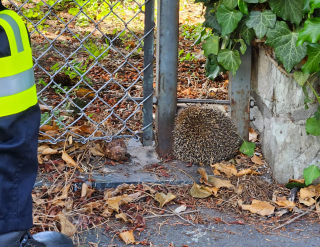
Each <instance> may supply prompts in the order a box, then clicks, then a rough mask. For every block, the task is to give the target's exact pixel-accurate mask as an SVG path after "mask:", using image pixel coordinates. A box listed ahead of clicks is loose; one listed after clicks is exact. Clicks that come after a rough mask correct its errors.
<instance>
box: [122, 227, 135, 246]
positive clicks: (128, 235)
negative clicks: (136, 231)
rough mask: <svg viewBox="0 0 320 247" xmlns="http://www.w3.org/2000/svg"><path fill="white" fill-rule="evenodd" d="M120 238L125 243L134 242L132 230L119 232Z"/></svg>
mask: <svg viewBox="0 0 320 247" xmlns="http://www.w3.org/2000/svg"><path fill="white" fill-rule="evenodd" d="M120 238H121V239H122V240H123V241H124V242H125V243H126V244H133V243H134V242H135V240H134V236H133V230H131V231H126V232H122V233H120Z"/></svg>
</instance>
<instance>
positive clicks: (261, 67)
mask: <svg viewBox="0 0 320 247" xmlns="http://www.w3.org/2000/svg"><path fill="white" fill-rule="evenodd" d="M313 84H319V83H318V81H315V82H313ZM251 87H252V88H251V90H252V91H251V95H252V98H253V99H254V100H255V102H256V104H257V107H254V108H252V109H251V118H253V117H255V119H256V120H255V121H253V122H251V124H252V127H254V128H255V129H256V130H257V131H258V132H259V133H260V134H261V136H262V141H261V145H262V152H263V154H264V157H265V158H266V160H267V162H268V163H269V165H270V166H271V168H272V170H273V176H274V178H275V179H276V180H277V181H278V182H279V183H286V182H288V180H289V179H290V178H295V179H297V178H302V176H303V169H304V168H306V167H308V166H309V165H312V164H318V163H319V162H320V137H314V136H311V135H309V136H308V135H307V134H306V131H305V122H306V119H307V118H309V117H311V116H313V114H314V112H315V111H316V109H317V107H318V104H316V103H315V104H311V105H310V104H309V106H310V108H309V109H308V110H305V106H304V94H303V91H302V88H301V87H300V86H299V85H298V84H297V83H296V82H295V81H294V79H293V77H288V76H286V75H285V74H283V73H281V72H280V70H279V69H278V68H277V67H276V65H275V64H274V63H272V62H271V61H270V59H269V58H268V57H267V56H266V55H265V50H264V49H263V48H260V49H256V50H255V52H254V55H253V65H252V81H251ZM309 95H310V96H312V95H313V94H312V92H311V90H309ZM311 98H312V97H311ZM313 99H314V98H313Z"/></svg>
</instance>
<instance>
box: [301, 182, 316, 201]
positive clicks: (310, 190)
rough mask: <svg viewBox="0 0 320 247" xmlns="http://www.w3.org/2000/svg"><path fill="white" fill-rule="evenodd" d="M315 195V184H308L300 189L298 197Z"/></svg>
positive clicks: (304, 197)
mask: <svg viewBox="0 0 320 247" xmlns="http://www.w3.org/2000/svg"><path fill="white" fill-rule="evenodd" d="M315 196H317V192H316V186H314V185H310V186H308V187H306V188H301V189H300V199H306V198H311V197H315Z"/></svg>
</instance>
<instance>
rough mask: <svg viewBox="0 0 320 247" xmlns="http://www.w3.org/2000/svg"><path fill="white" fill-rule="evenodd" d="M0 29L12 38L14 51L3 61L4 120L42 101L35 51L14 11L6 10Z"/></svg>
mask: <svg viewBox="0 0 320 247" xmlns="http://www.w3.org/2000/svg"><path fill="white" fill-rule="evenodd" d="M0 26H2V28H3V29H4V31H5V33H6V35H7V37H8V40H9V45H10V51H11V56H8V57H3V58H0V117H4V116H9V115H13V114H16V113H19V112H23V111H25V110H27V109H28V108H30V107H31V106H34V105H36V104H37V103H38V100H37V92H36V85H35V79H34V71H33V61H32V51H31V47H30V43H29V36H28V32H27V29H26V27H25V25H24V23H23V21H22V19H21V18H20V16H19V15H18V14H17V13H15V12H14V11H11V10H3V11H0ZM0 45H1V44H0Z"/></svg>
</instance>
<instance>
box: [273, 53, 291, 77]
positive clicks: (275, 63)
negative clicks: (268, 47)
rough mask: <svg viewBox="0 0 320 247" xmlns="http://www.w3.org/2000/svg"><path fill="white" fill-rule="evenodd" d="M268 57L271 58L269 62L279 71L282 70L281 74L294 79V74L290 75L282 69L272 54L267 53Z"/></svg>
mask: <svg viewBox="0 0 320 247" xmlns="http://www.w3.org/2000/svg"><path fill="white" fill-rule="evenodd" d="M267 57H268V58H269V60H270V61H271V62H272V63H273V64H274V65H275V66H276V67H277V69H278V70H280V72H281V73H282V74H284V75H286V76H287V77H293V74H288V73H287V71H285V70H284V69H283V68H282V67H280V66H279V64H278V63H277V61H276V60H274V58H273V57H271V55H270V54H268V53H267Z"/></svg>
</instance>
